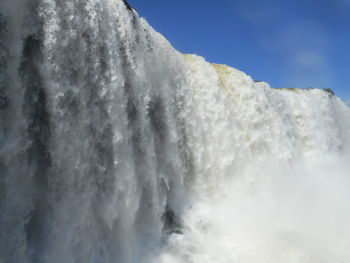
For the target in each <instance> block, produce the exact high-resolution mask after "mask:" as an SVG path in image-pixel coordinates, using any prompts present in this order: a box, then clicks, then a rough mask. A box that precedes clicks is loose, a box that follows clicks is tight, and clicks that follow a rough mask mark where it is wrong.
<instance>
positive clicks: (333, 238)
mask: <svg viewBox="0 0 350 263" xmlns="http://www.w3.org/2000/svg"><path fill="white" fill-rule="evenodd" d="M349 148H350V109H349V108H348V107H347V106H346V105H345V104H344V103H343V102H342V101H341V100H340V99H338V98H337V97H335V96H333V95H332V94H331V93H330V92H327V91H323V90H316V89H314V90H304V91H301V90H287V89H285V90H277V89H272V88H270V87H269V85H268V84H267V83H264V82H258V83H257V82H254V81H253V80H252V79H251V78H250V77H249V76H247V75H246V74H244V73H242V72H240V71H238V70H236V69H233V68H230V67H227V66H223V65H217V64H210V63H208V62H206V61H205V60H204V59H202V58H201V57H198V56H194V55H182V54H180V53H178V52H177V51H176V50H174V49H173V48H172V47H171V45H170V44H169V43H168V42H167V41H166V40H165V39H164V38H163V37H162V36H161V35H160V34H158V33H157V32H155V31H154V30H153V29H152V28H151V27H150V26H149V25H148V24H147V22H146V21H145V20H144V19H141V18H139V16H138V14H137V13H136V11H134V10H129V9H128V8H127V7H126V6H125V5H124V4H123V2H122V1H119V0H116V1H112V0H104V1H101V0H85V1H83V0H80V1H78V0H75V1H54V0H42V1H34V0H11V1H10V0H2V1H1V2H0V211H1V213H0V262H1V263H9V262H11V263H12V262H16V263H17V262H18V263H62V262H65V263H82V262H84V263H112V262H118V263H129V262H130V263H131V262H132V263H143V262H145V263H180V262H181V263H183V262H191V263H207V262H208V263H209V262H210V263H214V262H215V263H226V262H227V263H228V262H230V263H231V262H232V263H235V262H237V263H280V262H284V263H292V262H293V263H338V262H339V263H343V262H344V263H345V262H346V263H348V262H350V252H349V250H348V248H349V245H350V238H349V237H350V228H349V226H348V222H350V206H349V203H350V191H349V186H350V179H349V171H350V156H349V153H350V151H349Z"/></svg>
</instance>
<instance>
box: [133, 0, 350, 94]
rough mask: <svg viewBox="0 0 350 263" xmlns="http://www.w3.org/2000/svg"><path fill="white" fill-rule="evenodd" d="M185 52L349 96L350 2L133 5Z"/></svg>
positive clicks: (227, 0) (193, 0)
mask: <svg viewBox="0 0 350 263" xmlns="http://www.w3.org/2000/svg"><path fill="white" fill-rule="evenodd" d="M129 3H130V4H131V5H132V6H134V7H135V8H136V10H137V11H138V13H139V14H140V16H143V17H145V18H146V19H147V21H148V22H149V23H150V24H151V25H152V26H153V27H154V28H155V29H156V30H157V31H159V32H160V33H162V34H163V35H164V36H165V37H166V38H167V39H168V40H169V41H170V42H171V43H172V45H173V46H174V47H175V48H176V49H178V50H179V51H181V52H183V53H194V54H198V55H201V56H203V57H205V58H206V59H207V60H208V61H210V62H216V63H222V64H228V65H231V66H233V67H236V68H238V69H240V70H242V71H245V72H246V73H248V74H249V75H251V76H252V77H253V78H254V79H255V80H264V81H267V82H269V83H270V84H271V85H272V86H273V87H299V88H307V87H315V88H332V89H333V90H334V91H335V92H336V94H337V95H338V96H340V97H341V98H342V99H344V100H347V99H349V98H350V0H294V1H292V0H290V1H288V0H215V1H209V0H147V1H146V0H129Z"/></svg>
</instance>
